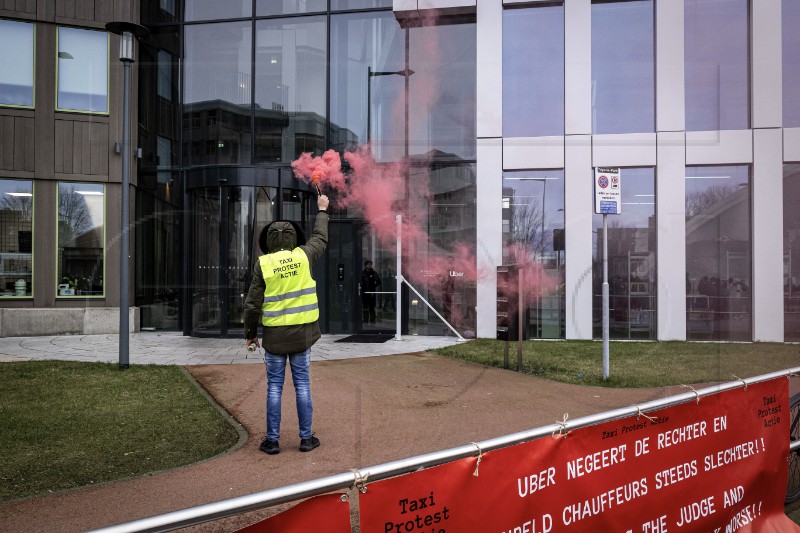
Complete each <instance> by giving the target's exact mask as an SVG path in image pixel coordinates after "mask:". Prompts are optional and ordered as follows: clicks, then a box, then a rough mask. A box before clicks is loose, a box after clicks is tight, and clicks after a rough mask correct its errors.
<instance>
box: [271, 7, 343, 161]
mask: <svg viewBox="0 0 800 533" xmlns="http://www.w3.org/2000/svg"><path fill="white" fill-rule="evenodd" d="M325 20H326V19H325V17H305V18H303V19H288V20H275V19H269V20H260V21H257V22H256V58H255V59H256V84H255V102H256V162H258V163H270V162H289V161H292V160H294V159H296V158H297V157H298V156H299V155H300V154H301V153H302V152H314V153H317V154H321V153H322V152H323V151H324V150H325V148H326V147H325V126H326V109H325V102H326V95H327V87H326V74H325V73H326V70H327V42H326V41H327V40H326V29H325V26H326V24H325Z"/></svg>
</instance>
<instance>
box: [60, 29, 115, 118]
mask: <svg viewBox="0 0 800 533" xmlns="http://www.w3.org/2000/svg"><path fill="white" fill-rule="evenodd" d="M56 107H57V108H58V109H64V110H71V111H90V112H95V113H107V112H108V34H107V33H106V32H104V31H94V30H81V29H77V28H64V27H60V28H58V101H57V103H56Z"/></svg>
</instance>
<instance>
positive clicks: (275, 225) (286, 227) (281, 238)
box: [258, 220, 306, 254]
mask: <svg viewBox="0 0 800 533" xmlns="http://www.w3.org/2000/svg"><path fill="white" fill-rule="evenodd" d="M305 243H306V236H305V234H304V233H303V230H302V229H301V228H300V225H299V224H297V223H296V222H292V221H291V220H276V221H274V222H270V223H269V224H267V225H266V226H264V229H262V230H261V234H260V235H259V237H258V247H259V248H261V252H262V253H265V254H271V253H274V252H278V251H280V250H294V249H295V248H297V247H298V246H302V245H303V244H305Z"/></svg>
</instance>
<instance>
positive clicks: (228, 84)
mask: <svg viewBox="0 0 800 533" xmlns="http://www.w3.org/2000/svg"><path fill="white" fill-rule="evenodd" d="M185 32H186V34H185V43H186V52H185V55H186V59H185V67H184V80H185V83H184V110H183V111H184V115H183V129H184V136H183V137H184V147H183V154H184V162H185V163H186V164H188V165H215V164H245V165H246V164H249V163H250V148H251V144H252V140H251V135H250V133H251V131H252V128H251V125H250V120H251V113H250V110H251V104H250V95H251V92H250V91H251V68H252V61H251V59H252V54H251V47H252V41H251V35H252V25H251V23H250V22H223V23H219V24H198V25H194V26H187V27H186V30H185ZM323 90H324V85H323ZM259 113H264V110H259Z"/></svg>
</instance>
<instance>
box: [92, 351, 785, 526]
mask: <svg viewBox="0 0 800 533" xmlns="http://www.w3.org/2000/svg"><path fill="white" fill-rule="evenodd" d="M794 374H800V367H794V368H790V369H787V370H781V371H778V372H771V373H769V374H763V375H760V376H754V377H751V378H746V379H738V380H736V381H729V382H726V383H721V384H718V385H713V386H711V387H706V388H704V389H700V390H694V389H692V391H691V392H685V393H682V394H676V395H674V396H668V397H666V398H661V399H658V400H651V401H649V402H645V403H642V404H638V405H632V406H630V407H621V408H618V409H613V410H610V411H604V412H602V413H598V414H594V415H588V416H584V417H581V418H576V419H574V420H569V421H565V422H558V423H554V424H550V425H547V426H541V427H538V428H534V429H530V430H526V431H521V432H518V433H512V434H510V435H504V436H502V437H496V438H492V439H488V440H485V441H482V442H478V443H475V444H477V447H476V446H475V444H472V443H470V444H465V445H462V446H457V447H455V448H450V449H447V450H441V451H438V452H432V453H427V454H423V455H418V456H415V457H410V458H407V459H400V460H397V461H392V462H389V463H383V464H379V465H375V466H371V467H368V468H361V469H357V470H353V471H349V472H343V473H341V474H335V475H332V476H327V477H323V478H318V479H315V480H312V481H303V482H301V483H295V484H293V485H286V486H284V487H278V488H275V489H269V490H265V491H261V492H256V493H254V494H249V495H246V496H239V497H236V498H230V499H227V500H222V501H219V502H214V503H208V504H204V505H199V506H196V507H190V508H188V509H182V510H180V511H173V512H169V513H164V514H161V515H157V516H153V517H150V518H143V519H140V520H134V521H131V522H126V523H123V524H118V525H114V526H109V527H105V528H100V529H95V530H93V531H92V532H89V533H134V532H135V533H141V532H161V531H172V530H175V529H180V528H183V527H188V526H193V525H197V524H202V523H205V522H210V521H212V520H218V519H220V518H225V517H228V516H232V515H236V514H240V513H245V512H248V511H254V510H257V509H263V508H265V507H272V506H274V505H278V504H281V503H286V502H290V501H294V500H300V499H303V498H308V497H311V496H316V495H319V494H324V493H327V492H331V491H334V490H339V489H346V488H350V487H353V486H354V485H355V484H356V482H357V481H359V480H364V479H368V480H369V481H378V480H381V479H387V478H390V477H394V476H398V475H402V474H408V473H410V472H414V471H416V470H420V469H423V468H430V467H433V466H438V465H441V464H444V463H448V462H451V461H455V460H458V459H464V458H466V457H470V456H474V455H476V453H485V452H487V451H491V450H497V449H500V448H505V447H507V446H512V445H515V444H521V443H523V442H527V441H530V440H534V439H537V438H541V437H545V436H549V435H552V434H553V433H555V432H558V431H569V430H573V429H579V428H582V427H586V426H591V425H594V424H598V423H601V422H609V421H612V420H617V419H620V418H625V417H628V416H633V415H638V414H641V413H644V412H647V411H653V410H656V409H663V408H665V407H671V406H674V405H679V404H681V403H685V402H688V401H696V400H699V399H700V398H702V397H704V396H710V395H712V394H718V393H720V392H725V391H728V390H732V389H736V388H739V387H746V386H747V385H750V384H753V383H760V382H762V381H769V380H771V379H775V378H779V377H791V376H792V375H794ZM798 448H800V440H797V441H794V442H792V443H791V444H790V449H791V450H792V451H794V450H797V449H798ZM478 450H479V451H478Z"/></svg>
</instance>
